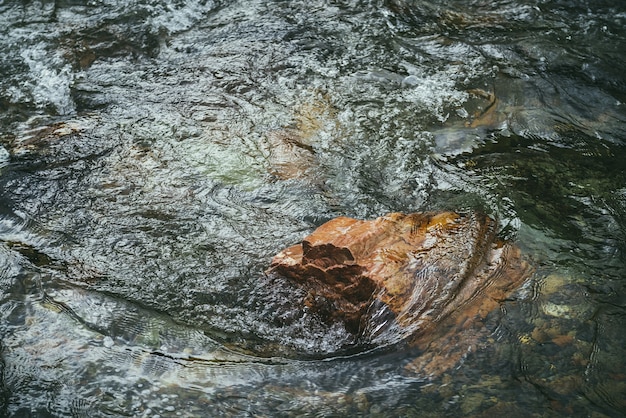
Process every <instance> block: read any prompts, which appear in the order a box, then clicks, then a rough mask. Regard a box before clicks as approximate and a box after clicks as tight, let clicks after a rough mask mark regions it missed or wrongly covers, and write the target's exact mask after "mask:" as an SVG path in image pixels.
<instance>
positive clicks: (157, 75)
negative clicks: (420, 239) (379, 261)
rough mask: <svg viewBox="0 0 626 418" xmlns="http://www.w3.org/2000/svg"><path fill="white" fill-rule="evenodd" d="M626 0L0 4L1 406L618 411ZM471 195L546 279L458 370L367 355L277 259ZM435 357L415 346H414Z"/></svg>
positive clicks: (384, 353)
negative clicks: (315, 306)
mask: <svg viewBox="0 0 626 418" xmlns="http://www.w3.org/2000/svg"><path fill="white" fill-rule="evenodd" d="M625 20H626V9H624V7H623V6H622V5H619V4H614V2H603V1H600V2H588V1H583V0H577V1H574V2H560V1H554V2H541V1H532V0H530V1H527V0H518V1H515V2H511V1H498V2H490V3H487V2H475V1H472V2H469V1H444V2H427V1H418V0H388V1H376V2H374V1H321V0H320V1H313V2H310V1H309V2H298V1H293V2H281V1H270V2H267V1H266V2H259V1H247V2H237V1H189V2H177V1H169V0H139V1H135V2H131V3H128V2H120V3H118V2H115V1H110V2H92V3H88V4H78V3H77V2H64V1H56V2H29V1H19V2H18V1H7V2H3V3H0V33H1V34H2V36H0V56H1V59H0V71H1V72H2V74H3V77H1V78H0V121H1V124H2V128H1V132H0V292H1V293H0V297H1V303H0V316H1V318H2V321H1V322H0V333H1V334H0V336H1V337H0V338H1V340H0V348H1V354H2V357H1V361H0V372H1V377H2V385H1V390H0V407H1V408H2V409H1V412H0V414H1V415H8V416H51V415H52V416H105V415H108V416H111V415H113V416H120V415H131V416H146V417H148V416H149V417H152V416H190V415H191V416H196V415H197V416H303V415H304V416H307V415H311V416H389V415H394V416H462V415H465V416H502V415H506V414H513V415H516V416H517V415H519V416H563V415H567V416H597V417H601V416H620V413H621V411H623V410H625V409H626V404H625V403H624V399H626V396H625V395H626V364H624V361H625V360H624V359H625V358H626V353H625V352H624V346H625V344H624V326H623V324H624V316H625V310H624V309H625V307H626V287H625V283H624V277H625V269H624V263H625V261H626V259H625V257H624V251H625V250H626V248H625V247H624V242H626V175H625V172H624V168H623V157H624V140H625V138H626V123H625V122H626V112H624V105H623V103H624V102H625V101H626V97H625V96H624V91H626V79H625V78H624V75H623V68H624V67H625V63H624V57H623V53H622V50H623V48H624V43H625V37H626V33H625V32H624V23H625ZM442 209H452V210H458V211H468V210H482V211H485V212H487V213H488V214H490V215H491V216H493V217H494V218H497V219H498V222H499V234H500V235H501V236H502V237H505V238H508V239H512V240H514V241H515V242H516V243H517V244H518V245H519V246H520V247H521V248H522V249H523V250H524V252H525V253H526V254H527V256H528V258H529V259H530V260H531V261H532V263H533V264H534V265H535V266H536V273H535V274H534V276H533V277H531V278H530V279H529V280H528V281H527V282H526V283H524V285H523V286H522V287H521V288H520V289H519V290H518V291H517V292H515V293H514V294H513V295H512V297H511V298H510V300H507V301H506V302H505V303H504V304H503V305H502V307H501V309H500V310H498V311H496V312H492V313H491V314H490V315H489V316H488V317H487V318H486V320H485V323H486V329H485V332H484V335H479V336H477V337H476V342H475V345H474V346H473V347H471V348H470V349H469V350H468V352H467V354H466V355H464V356H463V358H462V360H461V361H460V362H459V364H458V367H456V368H454V369H453V370H449V371H446V372H445V373H443V374H442V375H437V376H424V375H419V374H416V373H412V372H411V370H410V368H407V367H406V366H407V364H409V363H410V362H412V361H413V360H415V358H417V357H420V356H437V355H443V354H444V353H445V350H443V349H442V350H441V352H438V351H437V347H436V346H433V347H431V348H430V349H429V350H430V351H429V352H427V353H421V352H419V351H418V350H414V349H410V348H407V347H404V346H403V345H402V344H400V345H398V346H393V347H386V348H376V347H367V348H365V347H358V346H357V347H355V346H354V341H353V339H352V338H353V337H352V336H351V335H350V334H349V333H348V332H346V330H345V329H343V328H342V327H341V326H334V327H329V326H328V325H326V324H324V323H322V322H321V321H320V320H319V319H318V318H316V317H315V315H313V314H311V313H310V312H308V311H307V309H306V308H305V305H304V304H303V303H302V301H303V300H304V298H305V297H306V295H305V294H302V292H301V291H300V290H298V289H296V288H294V287H293V286H292V285H290V284H289V283H288V282H286V281H285V282H282V281H280V279H275V278H274V279H271V278H267V277H265V275H264V274H263V271H264V270H265V269H266V268H267V266H268V264H269V261H270V259H271V257H272V256H273V255H274V254H276V253H277V252H278V251H280V250H281V249H283V248H285V247H287V246H289V245H291V244H294V243H297V242H299V241H300V240H301V239H302V238H303V237H304V236H306V235H307V234H308V233H310V232H311V231H312V230H313V229H314V228H315V227H316V226H318V225H320V224H322V223H323V222H325V221H326V220H329V219H331V218H334V217H336V216H340V215H346V216H352V217H359V218H373V217H376V216H379V215H382V214H384V213H387V212H392V211H405V212H414V211H424V210H442ZM424 358H426V357H424Z"/></svg>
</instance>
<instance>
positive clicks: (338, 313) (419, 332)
mask: <svg viewBox="0 0 626 418" xmlns="http://www.w3.org/2000/svg"><path fill="white" fill-rule="evenodd" d="M268 272H269V273H271V274H279V275H282V276H284V277H287V278H290V279H292V280H294V281H296V282H297V283H299V284H300V285H301V286H303V287H304V288H305V289H306V290H307V291H308V295H309V296H308V297H307V299H306V304H307V305H308V306H309V307H310V309H312V310H313V311H315V312H317V313H318V315H320V316H321V317H322V318H323V319H324V320H325V321H327V322H335V321H342V322H343V323H344V324H345V326H346V329H347V330H349V331H350V332H352V333H354V334H355V335H357V336H358V337H359V338H361V339H363V340H365V341H368V342H374V343H375V342H380V341H384V342H396V341H400V340H404V339H407V340H408V341H409V342H410V344H412V345H414V346H418V347H422V348H426V347H427V346H428V345H429V344H430V343H431V342H432V341H433V340H434V339H438V338H440V339H443V340H447V341H448V342H450V343H452V342H453V340H454V341H458V339H457V338H456V337H455V338H452V335H446V334H445V333H446V332H449V331H451V330H452V331H453V330H454V329H457V330H458V329H465V330H469V329H474V328H475V326H474V325H472V321H480V320H482V319H484V318H485V317H486V315H487V314H488V313H489V312H491V311H492V310H494V309H495V308H496V307H497V306H498V304H499V303H501V302H502V301H503V300H504V299H505V298H507V296H508V295H509V294H510V293H511V292H512V291H513V290H515V289H516V288H518V287H519V285H520V284H521V283H522V282H523V281H524V279H525V278H527V277H528V276H529V274H530V272H531V268H530V266H529V264H528V263H527V262H526V261H524V260H523V259H522V257H521V254H520V251H519V249H518V248H517V247H515V246H514V245H512V244H511V243H507V242H504V241H501V240H499V239H498V238H497V237H496V225H495V222H494V221H493V220H492V219H491V218H489V217H488V216H486V215H482V214H469V215H461V214H457V213H454V212H442V213H413V214H402V213H391V214H388V215H386V216H383V217H380V218H378V219H375V220H371V221H364V220H357V219H352V218H347V217H340V218H336V219H333V220H331V221H329V222H327V223H325V224H324V225H322V226H320V227H319V228H318V229H317V230H315V231H314V232H313V233H312V234H311V235H309V236H308V237H306V238H305V239H304V240H303V241H302V243H300V244H297V245H294V246H292V247H289V248H287V249H285V250H284V251H282V252H280V253H279V254H277V255H276V256H275V257H274V259H273V260H272V264H271V267H270V269H269V270H268ZM468 320H470V321H469V323H468ZM455 325H457V326H458V327H455ZM444 336H445V338H444ZM448 357H450V356H448ZM452 357H456V356H452Z"/></svg>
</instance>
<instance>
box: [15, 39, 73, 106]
mask: <svg viewBox="0 0 626 418" xmlns="http://www.w3.org/2000/svg"><path fill="white" fill-rule="evenodd" d="M20 55H21V57H22V58H23V59H24V62H25V63H26V64H27V65H28V67H29V69H30V79H31V81H30V82H29V83H28V85H27V87H28V88H29V89H30V92H31V94H32V97H33V101H34V102H35V104H36V105H37V106H38V107H42V108H43V107H47V106H50V105H52V106H54V108H55V109H56V111H57V113H59V114H60V115H68V114H72V113H74V112H75V109H76V108H75V105H74V101H73V100H72V96H71V90H70V87H71V85H72V83H73V81H74V74H73V72H72V70H71V67H70V66H69V65H68V64H65V63H64V61H63V59H62V57H61V56H59V55H58V54H51V53H50V52H49V51H48V50H47V49H46V44H45V43H44V42H40V43H38V44H36V45H34V46H33V47H31V48H27V49H25V50H24V51H23V52H22V53H21V54H20Z"/></svg>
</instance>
